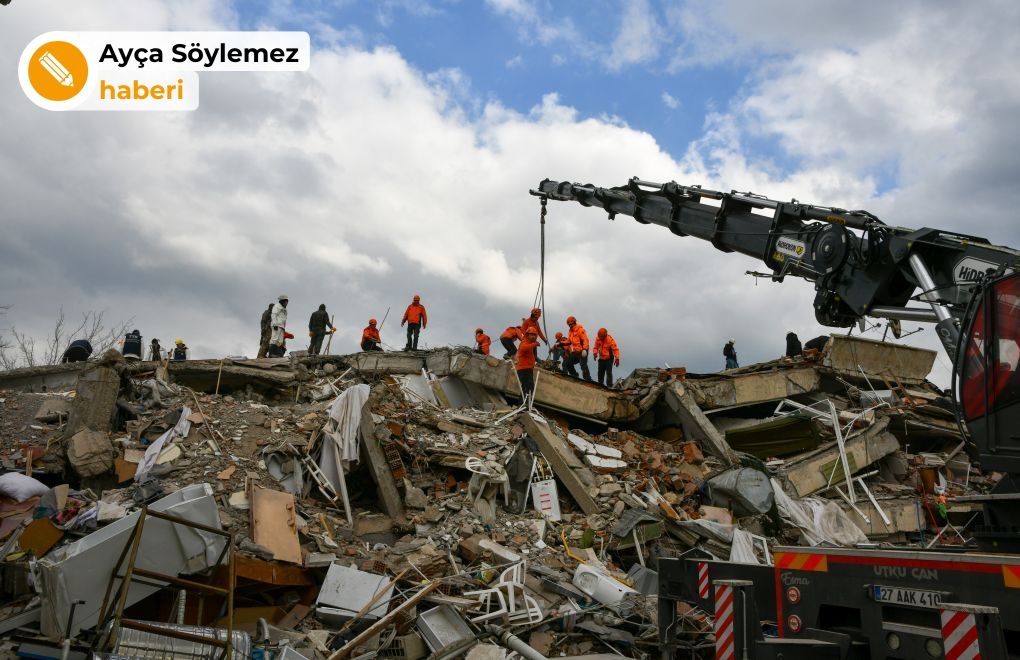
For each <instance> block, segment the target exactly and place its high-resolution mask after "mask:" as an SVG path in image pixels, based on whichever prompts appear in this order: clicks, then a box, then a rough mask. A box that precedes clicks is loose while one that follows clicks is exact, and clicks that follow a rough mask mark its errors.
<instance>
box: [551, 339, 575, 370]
mask: <svg viewBox="0 0 1020 660" xmlns="http://www.w3.org/2000/svg"><path fill="white" fill-rule="evenodd" d="M569 352H570V340H569V339H567V338H566V337H564V336H563V333H562V332H557V333H556V340H555V341H554V342H553V345H552V348H551V349H549V359H551V360H552V361H553V366H554V367H556V369H557V370H559V369H560V360H564V361H565V360H566V357H567V353H569Z"/></svg>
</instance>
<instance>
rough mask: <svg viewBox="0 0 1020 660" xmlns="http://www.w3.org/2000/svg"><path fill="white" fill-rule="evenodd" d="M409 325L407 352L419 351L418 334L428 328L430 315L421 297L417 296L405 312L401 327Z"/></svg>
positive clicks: (405, 348) (405, 347)
mask: <svg viewBox="0 0 1020 660" xmlns="http://www.w3.org/2000/svg"><path fill="white" fill-rule="evenodd" d="M405 323H406V324H407V345H406V346H404V350H405V351H416V350H418V333H419V332H421V331H422V330H424V329H425V328H426V327H428V324H429V315H428V313H426V311H425V305H422V304H421V296H415V297H414V299H413V300H411V304H410V305H408V306H407V309H406V310H404V318H402V319H401V320H400V325H401V326H403V325H404V324H405Z"/></svg>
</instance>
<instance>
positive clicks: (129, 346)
mask: <svg viewBox="0 0 1020 660" xmlns="http://www.w3.org/2000/svg"><path fill="white" fill-rule="evenodd" d="M121 353H123V354H124V359H126V360H141V359H142V333H140V332H138V330H132V331H131V332H129V333H127V334H126V335H124V348H123V349H121Z"/></svg>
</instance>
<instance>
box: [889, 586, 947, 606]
mask: <svg viewBox="0 0 1020 660" xmlns="http://www.w3.org/2000/svg"><path fill="white" fill-rule="evenodd" d="M871 597H872V598H873V599H875V600H876V601H878V602H879V603H892V604H894V605H913V606H914V607H931V608H937V607H940V606H941V605H942V594H941V593H939V592H937V591H923V590H921V589H902V588H900V587H883V586H880V585H877V584H874V585H872V586H871Z"/></svg>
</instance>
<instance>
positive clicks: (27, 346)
mask: <svg viewBox="0 0 1020 660" xmlns="http://www.w3.org/2000/svg"><path fill="white" fill-rule="evenodd" d="M6 309H7V308H0V313H3V312H4V311H6ZM105 315H106V311H105V310H101V311H98V312H96V311H88V312H84V313H83V314H82V315H81V322H80V323H79V324H78V325H77V326H75V327H74V328H73V329H68V326H67V322H66V319H65V317H64V309H63V308H61V309H60V311H59V312H58V313H57V318H56V320H55V321H54V322H53V329H52V330H51V331H50V332H49V333H48V334H47V336H46V340H45V344H44V345H42V346H40V351H39V354H37V351H36V340H35V338H34V337H31V336H29V335H28V334H27V333H24V332H19V331H18V329H17V328H15V327H14V326H11V331H10V332H11V337H12V339H13V342H12V341H10V340H5V339H4V338H3V337H0V368H3V369H15V368H17V367H35V366H40V365H46V364H56V363H57V362H59V361H60V358H61V357H63V355H64V351H65V350H66V349H67V346H68V345H69V344H70V343H71V342H72V341H74V340H76V339H85V340H87V341H88V342H89V344H91V345H92V351H93V354H94V355H102V354H103V353H105V352H106V351H107V350H109V349H111V348H113V347H114V346H116V345H117V342H118V341H119V340H120V339H121V338H122V337H123V336H124V335H125V334H126V333H127V329H128V328H129V327H130V326H131V324H132V323H134V317H132V318H130V319H128V320H126V321H122V322H120V323H117V324H115V325H113V326H112V327H107V326H106V321H105ZM8 351H10V352H8Z"/></svg>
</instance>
